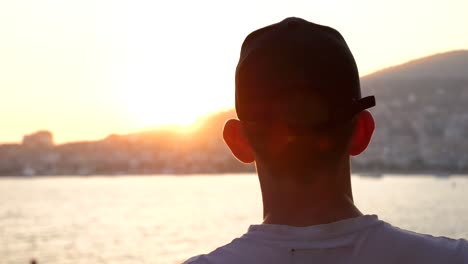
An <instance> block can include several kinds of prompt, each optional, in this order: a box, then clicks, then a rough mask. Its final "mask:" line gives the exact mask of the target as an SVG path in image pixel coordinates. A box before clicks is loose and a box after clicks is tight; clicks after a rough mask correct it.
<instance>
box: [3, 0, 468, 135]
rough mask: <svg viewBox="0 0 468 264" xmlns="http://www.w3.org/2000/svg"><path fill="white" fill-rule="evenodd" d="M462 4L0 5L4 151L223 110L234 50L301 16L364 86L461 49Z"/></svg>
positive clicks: (465, 38) (228, 100)
mask: <svg viewBox="0 0 468 264" xmlns="http://www.w3.org/2000/svg"><path fill="white" fill-rule="evenodd" d="M467 10H468V1H466V0H444V1H442V0H441V1H428V0H393V1H376V0H354V1H349V0H343V1H333V0H328V1H312V0H309V1H271V0H268V1H252V0H248V1H243V0H242V1H241V0H236V1H219V0H218V1H203V0H197V1H156V0H152V1H138V0H132V1H117V0H108V1H100V0H80V1H77V0H74V1H71V0H41V1H37V0H0V121H1V127H0V128H1V131H0V142H19V141H20V140H21V139H22V136H23V135H24V134H28V133H31V132H34V131H36V130H39V129H48V130H50V131H52V132H53V133H54V135H55V139H56V142H64V141H72V140H73V141H74V140H93V139H99V138H103V137H105V136H107V135H108V134H110V133H129V132H134V131H138V130H140V129H144V128H148V127H154V126H158V125H166V124H174V123H175V124H187V123H190V122H192V121H194V120H195V119H196V118H197V117H199V116H201V115H204V114H206V113H210V112H213V111H217V110H220V109H226V108H231V107H232V106H233V103H234V97H233V94H234V69H235V66H236V63H237V59H238V55H239V50H240V45H241V43H242V41H243V40H244V37H245V36H246V35H247V34H248V33H249V32H251V31H253V30H255V29H257V28H259V27H262V26H265V25H268V24H271V23H275V22H278V21H280V20H282V19H283V18H285V17H288V16H299V17H302V18H305V19H307V20H309V21H312V22H316V23H319V24H325V25H328V26H332V27H334V28H336V29H338V30H339V31H340V32H341V33H342V34H343V36H344V37H345V39H346V40H347V42H348V45H349V46H350V48H351V50H352V51H353V53H354V56H355V58H356V61H357V63H358V66H359V68H360V72H361V75H366V74H368V73H371V72H373V71H376V70H378V69H381V68H384V67H387V66H391V65H394V64H399V63H402V62H405V61H408V60H411V59H414V58H417V57H421V56H426V55H430V54H433V53H437V52H444V51H449V50H453V49H467V48H468V16H467V15H466V12H467Z"/></svg>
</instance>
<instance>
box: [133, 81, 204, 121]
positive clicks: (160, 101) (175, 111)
mask: <svg viewBox="0 0 468 264" xmlns="http://www.w3.org/2000/svg"><path fill="white" fill-rule="evenodd" d="M124 102H125V104H126V111H127V114H128V115H129V116H130V118H131V119H132V122H133V123H134V124H135V125H136V126H137V127H139V128H148V127H173V128H174V129H176V128H177V129H178V130H191V129H193V127H194V126H196V123H197V120H199V119H200V118H201V117H202V116H204V115H206V114H208V113H210V112H211V111H210V110H209V108H208V107H207V104H206V103H205V104H204V103H203V102H200V101H199V100H198V101H194V100H193V99H190V98H187V97H181V96H180V95H179V94H175V93H170V92H167V91H161V90H157V89H139V90H135V89H132V90H130V91H128V92H127V93H126V94H125V98H124Z"/></svg>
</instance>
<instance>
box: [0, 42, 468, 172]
mask: <svg viewBox="0 0 468 264" xmlns="http://www.w3.org/2000/svg"><path fill="white" fill-rule="evenodd" d="M361 85H362V89H363V94H366V95H367V94H373V95H375V96H376V99H377V106H376V107H375V108H373V109H372V110H371V112H372V113H373V114H374V117H375V119H376V132H375V137H374V139H373V141H372V142H371V145H370V147H369V149H368V150H367V151H366V152H365V153H364V154H363V155H361V156H358V157H356V158H353V165H352V166H353V171H354V172H362V173H369V174H383V173H436V174H455V173H456V174H468V140H467V138H468V104H467V103H466V102H468V51H453V52H448V53H443V54H436V55H433V56H430V57H425V58H422V59H418V60H415V61H411V62H409V63H406V64H403V65H399V66H395V67H391V68H388V69H385V70H382V71H379V72H376V73H374V74H371V75H368V76H365V77H363V78H362V79H361ZM235 116H236V115H235V112H234V110H231V111H226V112H220V113H216V114H213V115H212V116H210V117H208V118H206V120H205V122H204V123H203V124H202V125H201V127H200V128H199V129H197V130H195V131H194V132H192V133H187V134H181V133H177V132H175V131H170V130H155V131H147V132H141V133H136V134H131V135H110V136H108V137H107V138H105V139H103V140H98V141H87V142H73V143H66V144H61V145H55V144H54V141H53V134H52V133H51V132H49V131H38V132H35V133H32V134H30V135H25V136H24V137H23V141H22V143H20V144H3V145H0V175H1V176H35V175H50V176H52V175H122V174H194V173H197V174H198V173H204V174H205V173H216V174H219V173H232V172H252V171H253V170H254V167H253V165H251V164H250V165H245V164H241V163H240V162H238V161H237V160H236V159H235V158H234V157H233V156H232V155H231V153H230V152H229V150H228V148H227V147H226V146H225V145H224V142H223V141H222V138H221V130H222V126H223V124H224V122H225V120H227V119H228V118H233V117H235Z"/></svg>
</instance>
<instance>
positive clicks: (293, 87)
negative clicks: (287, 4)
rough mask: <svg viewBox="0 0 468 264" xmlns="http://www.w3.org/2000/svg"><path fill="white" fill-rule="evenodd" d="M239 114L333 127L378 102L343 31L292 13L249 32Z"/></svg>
mask: <svg viewBox="0 0 468 264" xmlns="http://www.w3.org/2000/svg"><path fill="white" fill-rule="evenodd" d="M235 88H236V99H235V100H236V112H237V116H238V118H239V120H241V121H246V122H271V121H280V120H281V121H284V122H285V123H287V124H290V125H292V126H294V125H296V126H300V127H302V126H306V127H313V128H322V127H331V126H336V125H339V124H341V123H343V122H346V121H348V120H351V119H352V117H353V116H355V115H356V114H357V113H359V112H361V111H363V110H365V109H367V108H370V107H373V106H375V98H374V96H368V97H365V98H362V97H361V89H360V84H359V72H358V68H357V66H356V62H355V60H354V57H353V55H352V53H351V51H350V49H349V47H348V45H347V44H346V42H345V40H344V38H343V37H342V36H341V34H340V33H339V32H338V31H337V30H335V29H333V28H330V27H326V26H322V25H318V24H314V23H311V22H308V21H306V20H304V19H300V18H295V17H290V18H286V19H284V20H283V21H281V22H279V23H276V24H273V25H270V26H267V27H264V28H261V29H258V30H256V31H254V32H252V33H250V34H249V35H248V36H247V37H246V39H245V40H244V43H243V44H242V48H241V53H240V59H239V63H238V65H237V68H236V76H235Z"/></svg>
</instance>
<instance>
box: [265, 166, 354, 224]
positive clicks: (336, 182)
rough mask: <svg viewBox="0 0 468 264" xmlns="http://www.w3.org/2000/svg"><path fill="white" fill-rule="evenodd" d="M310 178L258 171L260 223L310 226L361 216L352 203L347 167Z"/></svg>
mask: <svg viewBox="0 0 468 264" xmlns="http://www.w3.org/2000/svg"><path fill="white" fill-rule="evenodd" d="M346 173H347V174H346ZM275 176H276V177H275ZM310 177H311V178H312V179H313V180H312V181H311V182H307V183H304V182H301V181H296V180H294V177H291V175H289V177H281V176H277V175H274V176H272V175H266V174H265V173H263V172H261V171H259V179H260V184H261V188H262V197H263V216H264V221H263V223H264V224H279V225H290V226H311V225H318V224H327V223H331V222H336V221H339V220H343V219H348V218H353V217H358V216H361V215H362V213H361V212H360V211H359V210H358V208H357V207H356V206H355V205H354V202H353V197H352V191H351V179H350V175H349V168H348V170H347V172H346V170H345V171H344V172H342V173H341V175H331V174H330V173H327V175H323V174H322V175H310ZM278 179H281V180H278Z"/></svg>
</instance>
